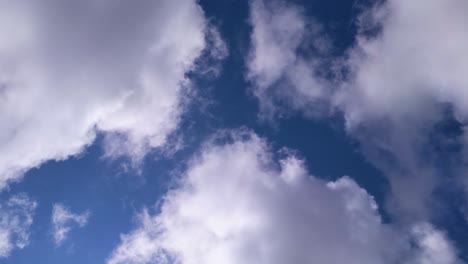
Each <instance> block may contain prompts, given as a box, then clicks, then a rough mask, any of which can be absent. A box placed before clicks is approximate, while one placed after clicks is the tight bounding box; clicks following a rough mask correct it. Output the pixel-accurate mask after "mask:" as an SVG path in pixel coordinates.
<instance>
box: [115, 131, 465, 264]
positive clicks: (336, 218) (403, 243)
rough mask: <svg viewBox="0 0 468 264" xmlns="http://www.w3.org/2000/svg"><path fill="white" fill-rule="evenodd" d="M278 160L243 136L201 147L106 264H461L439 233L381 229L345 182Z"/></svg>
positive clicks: (365, 200)
mask: <svg viewBox="0 0 468 264" xmlns="http://www.w3.org/2000/svg"><path fill="white" fill-rule="evenodd" d="M282 155H284V153H283V154H282ZM275 156H276V155H275V153H272V152H271V151H270V150H269V148H268V146H267V144H266V143H265V142H264V141H263V140H262V139H260V138H258V137H257V136H255V135H253V134H249V133H247V134H245V133H244V134H235V135H234V137H233V140H232V141H229V140H228V143H226V144H225V145H217V144H214V143H211V144H208V145H207V146H206V147H205V148H204V149H203V151H201V154H200V155H199V156H197V157H196V158H194V159H193V160H192V162H191V164H190V166H189V168H188V170H187V172H186V174H185V175H184V176H183V177H182V178H181V180H180V186H179V187H177V188H175V189H174V190H172V191H170V192H169V193H168V194H167V195H166V196H165V198H164V200H163V203H162V206H161V209H160V213H159V214H156V215H153V214H151V213H149V212H148V210H144V211H143V212H142V213H141V214H140V216H139V218H138V226H137V227H136V228H135V229H134V230H133V231H131V232H129V233H128V234H125V235H122V237H121V243H120V245H119V246H118V247H117V248H116V249H115V250H114V252H113V253H112V255H111V256H110V258H109V259H108V262H107V263H108V264H120V263H135V264H143V263H180V264H192V263H206V264H212V263H213V264H214V263H216V264H229V263H247V264H248V263H256V264H262V263H269V264H275V263H323V264H327V263H330V264H332V263H344V262H346V263H359V264H364V263H372V264H378V263H388V264H391V263H405V264H406V263H407V264H429V263H431V264H435V263H438V264H441V263H445V264H449V263H451V264H454V263H458V259H457V255H456V252H455V250H454V248H453V247H452V246H451V243H450V241H448V240H447V239H446V237H445V235H444V233H443V232H441V231H439V230H436V229H434V228H433V227H432V226H430V225H428V224H419V225H415V227H414V230H410V231H408V232H405V231H404V230H402V229H399V227H397V226H396V225H391V224H385V223H383V222H382V220H381V218H380V216H379V213H378V211H377V205H376V203H375V201H374V199H373V198H372V197H371V196H369V195H368V194H367V192H366V191H365V190H363V189H361V188H360V187H359V186H358V185H357V184H356V183H355V182H354V181H353V180H352V179H350V178H348V177H343V178H341V179H339V180H337V181H335V182H328V183H327V182H325V181H322V180H320V179H318V178H316V177H314V176H311V175H310V174H309V173H308V172H307V171H306V169H305V168H304V165H303V161H302V160H300V159H298V158H297V157H295V156H291V155H285V156H284V157H283V158H281V159H279V160H277V159H276V158H275Z"/></svg>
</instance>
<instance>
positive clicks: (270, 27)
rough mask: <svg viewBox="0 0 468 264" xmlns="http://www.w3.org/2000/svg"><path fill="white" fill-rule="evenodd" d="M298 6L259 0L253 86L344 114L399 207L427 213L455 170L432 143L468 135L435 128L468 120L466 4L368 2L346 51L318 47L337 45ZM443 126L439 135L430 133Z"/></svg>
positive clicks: (273, 100)
mask: <svg viewBox="0 0 468 264" xmlns="http://www.w3.org/2000/svg"><path fill="white" fill-rule="evenodd" d="M298 10H299V11H298ZM300 10H301V8H300V7H298V6H296V5H294V4H291V3H289V4H286V3H285V2H284V1H268V2H267V1H262V0H252V1H251V24H252V26H253V31H252V36H251V38H252V40H251V44H252V48H251V53H250V56H249V57H248V65H249V67H248V68H249V76H250V78H251V80H252V82H253V83H254V91H255V94H256V95H257V96H258V98H259V99H260V102H261V103H262V104H263V105H269V106H270V108H278V105H280V104H281V103H284V102H285V101H286V103H287V104H288V105H289V106H291V107H292V108H294V109H301V110H302V111H304V112H306V113H310V112H313V113H316V112H317V109H318V108H324V106H325V109H326V110H327V111H328V110H331V111H334V112H341V113H343V115H344V117H345V121H346V127H347V130H348V132H349V133H350V134H352V135H353V136H355V138H356V139H358V140H359V141H360V143H361V145H362V147H363V151H364V152H365V154H366V156H367V157H368V159H369V160H370V161H371V162H372V163H373V164H374V165H375V166H376V167H378V168H379V169H381V170H382V171H384V172H385V174H386V175H387V176H388V178H389V180H390V182H391V184H392V190H393V192H394V194H395V195H393V196H392V199H393V203H392V204H393V205H394V206H392V207H393V209H395V210H396V211H400V213H401V214H400V215H407V216H408V215H411V216H408V217H410V218H421V217H427V216H428V214H429V213H428V207H429V204H430V196H431V194H432V193H433V191H434V190H435V188H436V187H437V186H438V184H439V181H440V180H441V179H440V178H441V177H442V175H446V174H447V172H444V171H441V170H440V168H437V166H436V165H434V164H435V163H436V162H437V161H434V160H435V159H437V153H436V152H434V151H433V150H432V149H431V147H433V145H434V144H439V145H442V146H437V147H441V148H444V147H446V146H447V145H450V144H452V145H453V144H459V143H461V144H464V141H465V140H464V139H463V138H462V137H459V136H456V135H455V136H454V135H453V134H451V135H448V136H446V135H444V134H443V133H442V134H441V133H440V132H438V131H436V130H437V125H438V124H440V123H441V122H443V121H444V120H446V119H447V118H453V119H455V120H456V122H460V123H464V122H465V120H466V116H467V115H468V108H467V105H468V103H467V102H468V92H467V91H468V90H467V87H468V78H466V74H465V72H466V71H467V70H468V52H467V50H466V46H467V45H468V31H466V30H465V28H464V25H466V23H467V22H468V21H467V19H468V18H467V17H466V15H465V13H466V11H467V10H468V5H467V3H466V2H465V1H462V0H448V1H445V0H429V1H405V0H389V1H385V2H381V3H379V4H377V5H375V6H372V7H369V8H368V9H367V10H365V11H364V12H362V14H361V15H359V17H358V18H357V20H356V23H357V28H358V33H357V35H356V39H355V43H354V45H353V46H352V47H350V48H349V49H348V50H347V51H346V52H345V54H344V55H343V56H341V57H333V56H330V55H329V54H327V49H326V48H325V49H323V48H322V49H320V45H319V44H320V43H328V44H327V45H328V46H329V47H328V49H333V47H332V46H331V42H329V41H327V39H328V36H326V34H325V33H321V32H320V31H315V32H317V33H314V34H313V35H312V36H310V35H307V32H310V30H308V29H307V28H306V27H305V25H308V24H313V25H314V24H315V25H316V24H318V22H316V21H313V19H311V18H309V17H307V16H305V15H304V12H303V11H302V12H301V11H300ZM284 21H289V22H291V21H293V22H292V24H293V25H296V26H292V27H285V26H284V25H286V24H288V23H283V22H284ZM319 27H320V26H315V28H319ZM316 43H319V44H316ZM304 47H305V48H304ZM310 47H312V48H310ZM275 51H278V52H275ZM279 51H281V52H279ZM272 65H273V66H272ZM327 73H328V74H327ZM291 76H295V77H297V78H293V77H291ZM265 80H267V81H265ZM285 82H286V84H285ZM319 110H320V109H319ZM320 113H323V111H321V112H320ZM462 132H463V131H462ZM437 133H439V134H438V135H437V136H438V137H439V141H438V142H435V140H434V138H430V137H431V136H433V135H434V134H437ZM431 144H432V145H431ZM444 144H445V145H444ZM450 166H452V164H451V165H450ZM415 186H417V188H416V187H415Z"/></svg>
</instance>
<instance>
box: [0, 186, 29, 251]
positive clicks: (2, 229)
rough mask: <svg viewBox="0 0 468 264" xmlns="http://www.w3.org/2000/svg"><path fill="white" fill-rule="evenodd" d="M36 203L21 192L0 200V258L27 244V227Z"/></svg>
mask: <svg viewBox="0 0 468 264" xmlns="http://www.w3.org/2000/svg"><path fill="white" fill-rule="evenodd" d="M36 206H37V203H36V202H35V201H33V200H31V199H30V198H29V197H28V196H26V195H24V194H21V195H15V196H12V197H10V198H9V199H7V200H5V201H2V202H0V258H5V257H8V256H9V255H10V253H11V252H12V251H13V250H14V249H22V248H24V247H26V246H27V245H28V244H29V234H30V232H29V229H30V227H31V225H32V223H33V216H34V212H35V210H36Z"/></svg>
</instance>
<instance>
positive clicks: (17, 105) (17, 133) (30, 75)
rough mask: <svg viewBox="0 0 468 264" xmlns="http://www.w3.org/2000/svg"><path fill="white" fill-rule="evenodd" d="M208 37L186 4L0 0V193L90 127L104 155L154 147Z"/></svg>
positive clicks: (75, 143) (180, 0)
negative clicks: (103, 140) (103, 138)
mask: <svg viewBox="0 0 468 264" xmlns="http://www.w3.org/2000/svg"><path fill="white" fill-rule="evenodd" d="M213 32H215V31H214V30H213V29H212V28H211V27H210V26H209V25H208V22H207V20H206V19H205V17H204V14H203V11H202V9H201V8H200V7H199V6H198V4H197V3H196V1H193V0H176V1H173V0H170V1H169V0H167V1H166V0H163V1H144V0H137V1H94V0H85V1H54V0H46V1H41V2H37V1H32V0H20V1H9V0H0V127H1V128H2V129H1V131H0V146H1V148H0V188H2V187H4V186H5V185H6V184H7V183H8V182H10V181H13V180H16V179H18V177H20V176H21V174H22V173H23V172H25V171H27V170H28V169H30V168H33V167H36V166H39V165H40V164H42V163H43V162H46V161H48V160H63V159H67V158H68V157H70V156H71V155H75V154H78V153H80V152H81V151H82V150H83V148H85V147H86V146H87V145H89V144H91V143H92V142H93V140H94V139H95V137H96V132H97V131H101V132H105V133H106V135H107V136H108V137H109V138H110V140H108V141H107V144H106V146H107V151H108V153H107V154H108V155H111V156H112V155H122V154H125V155H130V156H131V157H132V158H136V159H138V158H141V157H142V155H144V154H145V153H146V151H147V149H148V148H152V147H159V146H162V145H163V144H164V143H165V142H166V138H167V136H168V135H169V134H170V133H171V132H172V131H174V129H175V128H176V127H177V125H178V119H179V117H180V115H181V113H182V111H183V109H184V103H183V100H182V98H183V96H184V94H186V93H187V90H188V89H189V87H190V81H189V80H188V79H187V78H186V76H185V74H186V73H187V72H189V71H191V70H193V69H194V67H195V61H196V59H197V58H199V57H200V55H201V54H202V51H203V50H204V49H205V48H206V47H207V45H208V44H207V43H211V44H210V45H212V46H213V47H211V48H212V49H213V50H214V51H210V53H211V54H214V55H217V56H219V55H220V53H219V52H216V50H218V51H219V49H222V48H223V46H222V45H220V42H219V39H215V41H212V40H211V41H207V39H208V38H211V37H212V36H213ZM221 54H222V52H221Z"/></svg>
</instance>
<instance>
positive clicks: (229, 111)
mask: <svg viewBox="0 0 468 264" xmlns="http://www.w3.org/2000/svg"><path fill="white" fill-rule="evenodd" d="M291 2H293V3H296V4H298V5H300V6H302V7H303V8H304V12H305V14H306V15H307V16H308V17H313V18H314V19H316V20H317V21H319V22H320V23H321V24H322V25H323V27H324V31H325V32H327V35H328V36H329V37H330V39H331V41H332V43H333V47H334V48H333V52H332V56H336V57H340V56H343V55H344V54H345V53H346V50H348V49H349V48H351V47H352V45H354V38H355V35H356V32H357V28H356V27H357V26H356V19H357V17H358V15H359V14H360V13H361V11H362V10H363V9H364V7H366V6H369V5H370V4H371V3H372V2H371V1H363V0H356V1H352V0H311V1H299V0H292V1H291ZM374 2H375V1H374ZM199 4H200V6H201V7H202V8H203V11H204V12H205V15H206V16H207V18H208V19H209V21H210V23H212V24H213V25H215V26H217V27H218V29H219V32H220V34H221V37H222V39H223V40H224V41H225V43H226V44H227V48H228V50H229V55H228V56H227V57H226V58H225V59H224V60H222V62H221V65H222V70H221V71H220V73H219V75H217V76H211V75H210V76H206V75H203V74H199V73H188V76H190V78H192V80H193V81H194V85H193V87H194V89H195V93H194V94H195V99H193V100H192V101H191V102H190V103H189V105H188V111H186V112H185V113H183V115H182V119H181V122H180V124H179V127H178V129H177V130H176V131H175V132H173V133H172V134H171V135H170V138H171V139H177V140H182V142H183V147H182V148H180V149H178V150H177V151H176V152H175V153H172V154H170V155H169V154H166V155H161V152H160V151H158V150H153V151H151V152H150V153H149V154H148V155H147V156H146V157H145V158H144V160H143V163H142V165H141V166H139V165H137V167H138V168H135V167H132V164H131V161H130V160H128V159H126V158H119V159H114V160H113V159H109V158H105V157H104V150H103V144H104V143H103V141H104V137H105V135H104V134H102V133H100V134H99V135H98V136H97V139H96V140H95V141H94V142H93V144H92V145H90V146H88V147H86V149H85V150H84V151H83V153H80V154H79V155H77V156H74V157H71V158H69V159H67V160H64V161H48V162H46V163H44V164H42V165H40V166H39V167H37V168H34V169H32V170H29V171H28V172H27V173H25V175H24V177H23V178H22V179H21V180H20V181H18V182H15V183H12V184H11V185H10V186H9V187H8V188H7V189H6V190H4V191H3V192H1V193H0V198H1V199H6V198H7V197H9V196H11V195H13V194H19V193H27V194H28V195H29V196H30V197H31V198H32V199H35V200H36V201H37V203H38V207H37V210H36V213H35V216H34V224H33V225H32V227H31V235H30V243H29V245H28V246H27V247H25V248H23V249H21V250H14V251H12V254H11V255H10V257H8V258H7V259H0V263H15V264H31V263H34V264H42V263H44V264H62V263H67V264H75V263H76V264H83V263H87V264H95V263H96V264H98V263H105V261H106V259H107V258H108V257H109V254H110V253H111V252H112V250H113V249H114V248H115V247H116V246H117V245H118V244H119V241H120V235H121V234H123V233H128V232H129V231H131V230H132V228H133V227H134V226H135V225H136V215H137V214H138V213H139V212H141V210H142V209H143V208H150V209H151V210H152V212H158V210H159V209H160V208H159V207H158V205H159V204H160V202H161V199H162V198H163V197H164V195H165V193H166V192H167V191H168V190H169V189H171V188H173V187H174V184H175V181H176V180H177V179H179V178H180V177H181V176H182V175H183V172H184V170H185V169H186V167H187V164H188V162H189V161H190V160H191V158H192V157H194V155H196V154H197V153H198V152H199V151H200V148H201V147H202V146H203V144H204V143H205V142H206V141H207V140H209V139H210V138H211V137H212V136H213V135H214V134H215V133H217V132H219V131H221V130H229V129H249V130H251V131H253V132H255V133H256V134H257V135H259V136H260V137H262V138H264V139H266V141H267V142H268V143H269V144H270V146H271V147H272V149H273V150H274V151H275V152H278V151H280V150H281V149H283V148H288V149H292V150H294V151H297V155H298V157H300V158H301V159H303V160H304V161H305V162H306V167H307V169H308V171H309V173H310V174H312V175H314V176H316V177H318V178H321V179H324V180H327V181H335V180H337V179H339V178H340V177H342V176H345V175H347V176H350V177H351V178H352V179H354V180H355V181H356V182H357V183H358V185H359V186H361V187H362V188H364V189H365V190H367V192H368V193H369V194H370V195H372V196H373V197H374V198H375V199H376V202H377V204H378V205H379V212H380V214H381V216H382V217H383V221H384V222H392V221H393V220H392V217H391V216H390V215H389V213H388V212H387V211H386V205H387V199H388V196H389V195H390V186H389V182H388V180H387V179H386V178H385V176H384V175H383V174H384V172H382V171H381V170H379V169H378V168H376V167H375V166H373V165H372V163H371V162H370V161H368V160H367V159H366V156H365V155H364V153H363V152H362V149H361V146H360V142H359V141H358V140H356V138H353V137H352V136H350V135H349V134H348V133H347V132H346V131H345V127H344V121H343V119H344V117H343V116H342V113H340V112H339V111H337V112H336V113H335V114H333V115H332V116H329V117H326V118H321V117H317V118H310V117H308V116H305V115H304V114H302V113H301V112H300V111H297V112H293V113H291V114H288V115H282V116H280V117H275V120H274V122H273V121H271V120H268V119H264V118H262V117H261V116H260V114H259V111H260V106H259V101H258V98H256V97H255V96H254V95H253V93H252V86H253V85H254V84H253V83H251V82H250V81H248V80H247V78H246V74H247V68H246V67H247V66H246V58H247V56H248V54H249V49H250V48H251V47H250V34H251V30H252V28H251V25H250V24H249V1H247V0H200V1H199ZM444 120H445V121H444V122H445V123H444V122H441V124H440V125H439V126H438V127H436V128H435V130H434V132H433V133H432V134H431V137H433V138H434V139H433V140H432V141H431V142H433V146H431V148H432V149H431V153H432V152H434V153H438V154H439V157H436V159H437V162H439V164H438V165H439V169H440V171H445V170H447V171H449V169H448V168H446V166H447V164H450V162H451V161H452V159H451V154H453V153H455V154H453V156H454V157H455V156H457V155H458V153H459V152H460V151H461V150H460V148H459V146H458V145H457V144H458V143H456V142H455V143H451V144H449V143H447V144H446V143H445V141H444V140H443V139H444V138H454V137H459V136H460V134H461V132H460V129H461V127H462V124H460V123H458V122H457V121H456V120H455V121H454V120H453V114H448V117H446V118H445V119H444ZM441 138H442V139H441ZM439 139H441V140H440V141H438V140H439ZM457 146H458V147H457ZM448 173H449V174H450V173H452V174H455V173H456V172H448ZM446 185H447V186H449V185H450V186H452V185H453V187H450V188H449V187H447V186H446V187H447V188H442V189H441V190H440V193H438V195H439V196H440V197H441V200H443V201H444V202H442V203H441V204H440V205H439V204H434V206H440V207H441V210H440V211H441V212H442V211H443V210H446V211H447V214H443V215H444V217H439V218H438V219H434V220H435V221H434V223H435V224H437V225H438V226H440V227H442V228H444V229H445V230H447V232H448V234H449V235H450V238H451V239H452V240H454V242H455V243H456V245H457V247H458V248H459V249H460V251H461V252H460V255H461V256H462V257H467V252H465V251H464V249H466V248H467V245H468V242H467V241H466V234H467V232H468V227H467V225H466V219H465V218H464V217H465V216H464V214H463V212H462V211H461V210H460V209H459V208H460V207H462V205H463V203H464V201H463V199H462V198H455V197H453V196H452V195H454V194H453V193H450V192H449V191H447V190H452V189H451V188H453V190H456V191H455V192H459V191H460V190H459V189H458V187H457V186H456V183H453V182H451V181H447V183H446ZM55 203H63V204H65V205H67V206H68V207H69V208H72V209H73V211H74V212H84V211H86V210H89V212H90V219H89V222H88V223H87V224H86V225H85V226H84V227H83V228H80V229H74V230H72V231H71V232H70V234H69V236H68V239H67V240H66V241H65V242H64V243H63V244H62V245H61V246H56V245H55V244H54V241H53V235H52V225H51V213H52V206H53V205H54V204H55ZM32 260H34V261H33V262H31V261H32Z"/></svg>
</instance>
